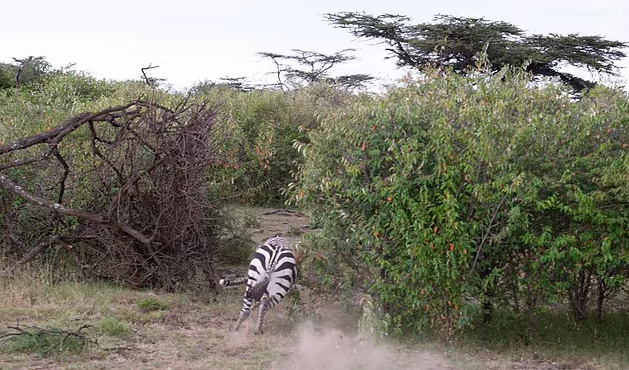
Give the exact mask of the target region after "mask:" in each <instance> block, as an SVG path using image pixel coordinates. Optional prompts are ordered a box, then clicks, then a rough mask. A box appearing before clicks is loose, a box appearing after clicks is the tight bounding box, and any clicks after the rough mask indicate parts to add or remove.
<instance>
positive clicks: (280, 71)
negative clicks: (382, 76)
mask: <svg viewBox="0 0 629 370" xmlns="http://www.w3.org/2000/svg"><path fill="white" fill-rule="evenodd" d="M292 51H293V54H287V55H285V54H277V53H271V52H261V53H258V55H260V56H263V57H265V58H270V59H271V60H272V61H273V63H275V66H276V71H275V72H273V73H274V74H276V75H277V81H278V85H279V86H280V87H281V88H282V89H284V88H288V85H287V83H286V82H288V83H289V84H292V85H296V86H300V85H303V84H307V85H311V84H313V83H316V82H327V83H331V84H338V85H341V86H344V87H347V88H359V87H364V86H365V84H366V83H368V82H369V81H371V80H373V77H372V76H369V75H367V74H351V75H343V76H338V77H331V76H330V75H329V71H330V69H331V68H332V67H334V66H335V65H338V64H341V63H345V62H348V61H350V60H354V59H356V57H354V56H352V55H347V53H348V52H351V51H354V49H345V50H341V51H338V52H336V53H333V54H323V53H319V52H316V51H306V50H299V49H293V50H292ZM291 63H294V64H296V65H297V67H295V66H293V65H292V64H291Z"/></svg>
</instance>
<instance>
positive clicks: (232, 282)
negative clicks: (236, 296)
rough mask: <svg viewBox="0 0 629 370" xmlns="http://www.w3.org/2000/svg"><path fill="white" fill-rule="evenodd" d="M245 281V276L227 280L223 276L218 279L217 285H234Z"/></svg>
mask: <svg viewBox="0 0 629 370" xmlns="http://www.w3.org/2000/svg"><path fill="white" fill-rule="evenodd" d="M246 282H247V278H246V277H240V278H235V279H233V280H229V279H228V278H223V279H221V280H219V281H218V285H220V286H234V285H242V284H245V283H246Z"/></svg>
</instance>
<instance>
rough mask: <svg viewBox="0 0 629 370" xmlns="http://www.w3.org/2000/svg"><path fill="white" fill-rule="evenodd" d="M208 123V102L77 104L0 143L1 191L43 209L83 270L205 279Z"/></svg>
mask: <svg viewBox="0 0 629 370" xmlns="http://www.w3.org/2000/svg"><path fill="white" fill-rule="evenodd" d="M214 131H215V112H214V110H213V109H211V108H209V107H207V106H206V105H205V104H192V103H189V102H187V101H184V102H182V103H180V104H179V105H178V106H177V107H175V108H174V109H169V108H166V107H164V106H161V105H158V104H155V103H150V102H146V101H132V102H130V103H128V104H125V105H122V106H118V107H113V108H109V109H105V110H103V111H100V112H97V113H85V114H81V115H78V116H76V117H74V118H72V119H70V120H68V121H66V122H65V123H63V124H61V125H59V126H57V127H55V128H52V129H50V130H49V131H47V132H44V133H41V134H38V135H34V136H31V137H27V138H22V139H20V140H17V141H15V142H13V143H9V144H6V145H2V146H0V194H3V193H2V192H1V191H2V190H4V193H6V194H7V196H9V195H11V196H13V197H16V198H21V199H23V200H25V201H26V202H28V203H29V204H30V205H34V206H36V207H37V209H39V210H43V211H44V212H47V214H49V215H51V216H52V219H51V221H53V222H54V223H55V227H54V231H55V233H57V235H55V238H54V244H56V245H62V246H63V247H64V249H65V250H68V251H70V252H71V255H72V256H73V258H74V260H75V262H76V264H77V265H78V266H79V267H80V268H81V270H82V271H83V273H85V274H88V275H91V276H98V277H101V278H108V279H115V280H119V281H124V282H126V283H128V284H130V285H132V286H154V287H155V286H157V287H162V288H166V289H170V290H173V289H179V288H183V287H190V286H191V284H195V285H198V284H201V285H202V286H204V287H208V284H209V287H210V288H213V285H212V284H213V283H212V281H213V279H212V276H213V269H212V258H213V255H214V254H215V253H216V251H217V241H216V237H217V233H218V230H219V226H217V225H218V223H219V217H220V213H219V210H220V209H219V206H218V205H217V204H216V203H213V202H212V200H211V199H210V198H211V194H209V192H208V187H207V183H208V178H207V177H208V174H209V171H208V169H209V166H210V164H211V163H213V162H215V161H217V157H218V155H219V153H218V150H217V149H216V148H217V145H215V144H216V140H217V139H216V138H215V137H213V134H214ZM25 173H28V174H29V175H28V176H25V175H24V174H25ZM25 179H30V180H31V181H29V182H27V183H24V184H19V183H18V182H19V181H24V180H25ZM48 237H50V235H48ZM42 238H43V237H42ZM44 239H45V238H44ZM51 240H52V239H51ZM51 243H52V242H51ZM51 243H46V242H44V244H45V245H50V244H51ZM37 248H39V250H43V249H45V248H43V247H42V245H41V244H40V245H38V247H36V249H37ZM39 250H37V251H36V252H35V253H33V251H31V253H27V256H29V255H31V254H32V256H30V257H29V259H30V258H32V257H33V256H34V255H35V254H37V252H38V251H39ZM26 260H27V259H26V258H22V259H21V260H20V262H25V261H26Z"/></svg>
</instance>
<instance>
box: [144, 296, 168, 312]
mask: <svg viewBox="0 0 629 370" xmlns="http://www.w3.org/2000/svg"><path fill="white" fill-rule="evenodd" d="M138 306H139V307H140V308H141V309H142V311H145V312H153V311H166V310H168V309H170V305H169V304H168V303H165V302H162V301H160V300H158V299H157V298H153V297H151V298H145V299H143V300H141V301H139V302H138Z"/></svg>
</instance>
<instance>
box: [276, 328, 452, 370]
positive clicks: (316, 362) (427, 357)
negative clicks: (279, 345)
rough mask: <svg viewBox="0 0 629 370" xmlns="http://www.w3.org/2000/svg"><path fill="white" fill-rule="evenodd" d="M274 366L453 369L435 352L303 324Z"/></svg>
mask: <svg viewBox="0 0 629 370" xmlns="http://www.w3.org/2000/svg"><path fill="white" fill-rule="evenodd" d="M271 369H273V370H292V369H300V370H403V369H404V370H406V369H416V370H452V369H453V367H451V366H450V365H449V364H448V361H447V360H446V359H445V358H442V357H441V356H440V355H438V354H431V353H428V352H420V351H418V350H406V349H403V348H397V347H396V346H394V345H389V344H386V343H382V341H379V342H376V341H374V340H371V339H368V338H360V337H355V336H348V335H347V334H345V333H343V332H342V331H340V330H337V329H333V328H323V329H319V328H315V327H314V326H313V325H312V324H305V325H302V326H300V327H299V328H298V329H297V340H296V343H295V347H294V348H293V349H292V351H291V353H290V354H289V355H288V359H287V360H286V361H284V362H283V363H281V364H278V365H276V366H272V367H271Z"/></svg>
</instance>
